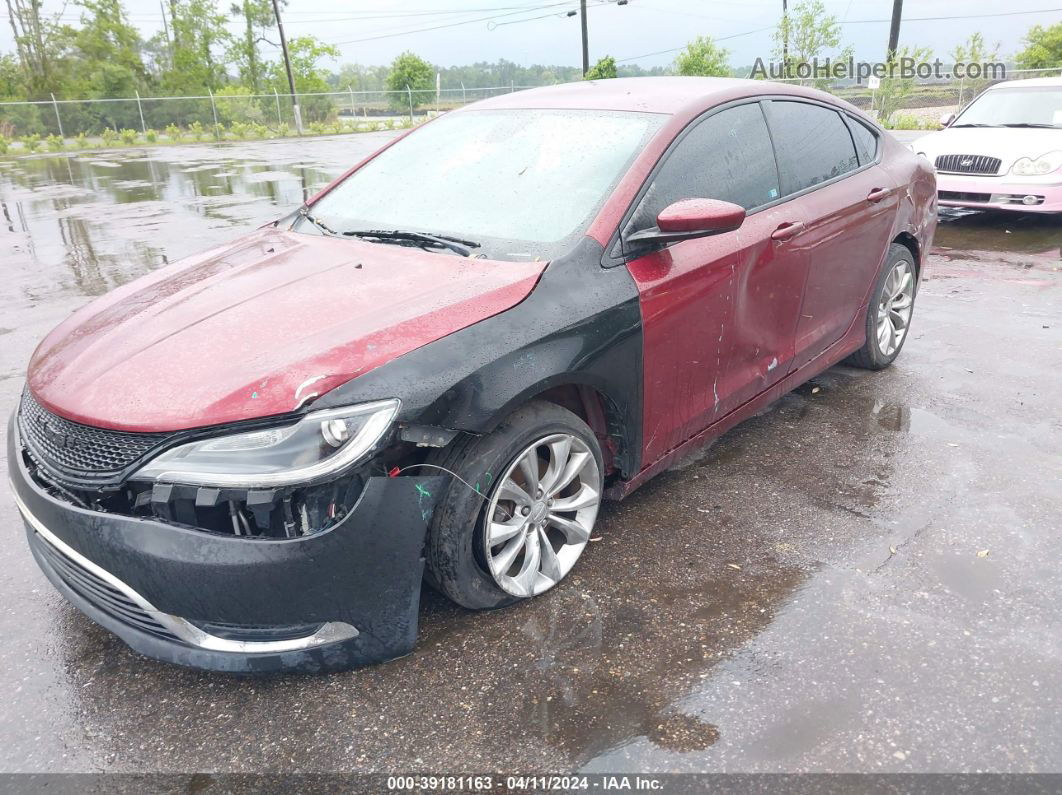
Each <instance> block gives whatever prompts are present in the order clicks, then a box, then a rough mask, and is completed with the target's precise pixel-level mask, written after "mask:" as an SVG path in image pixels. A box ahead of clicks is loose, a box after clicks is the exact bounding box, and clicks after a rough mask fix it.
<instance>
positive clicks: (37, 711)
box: [0, 133, 1062, 772]
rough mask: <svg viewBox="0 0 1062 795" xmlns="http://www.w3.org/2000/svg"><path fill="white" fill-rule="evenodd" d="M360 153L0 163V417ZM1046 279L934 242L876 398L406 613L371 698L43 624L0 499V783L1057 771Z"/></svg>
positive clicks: (845, 379)
mask: <svg viewBox="0 0 1062 795" xmlns="http://www.w3.org/2000/svg"><path fill="white" fill-rule="evenodd" d="M389 135H390V134H388V133H372V134H364V135H360V136H348V137H342V138H330V139H329V138H322V139H313V140H310V141H306V142H295V141H286V142H254V143H244V144H236V145H228V146H223V147H213V146H183V147H167V148H158V149H153V150H142V149H134V150H128V151H122V152H109V153H92V154H87V153H86V154H77V155H70V156H64V157H47V156H40V157H35V158H26V159H19V160H7V161H0V208H2V211H3V218H2V219H0V220H2V231H0V256H2V258H3V259H2V262H3V270H2V274H3V287H2V290H0V411H2V412H3V414H4V416H5V417H6V415H7V414H8V413H9V412H10V410H11V409H12V408H13V406H14V404H15V401H16V398H17V396H18V394H19V392H20V390H21V388H22V377H23V371H24V368H25V365H26V362H27V360H28V358H29V356H30V354H31V352H32V350H33V347H34V346H35V344H36V343H37V341H38V340H39V339H40V338H41V337H42V336H43V335H44V334H45V333H46V332H47V331H48V330H49V329H50V328H51V327H53V326H54V325H56V324H57V323H58V322H59V321H60V320H62V319H63V318H64V317H65V316H66V315H68V314H69V313H70V312H71V311H72V310H73V309H75V308H76V307H78V306H80V305H81V304H83V303H84V302H85V301H87V300H88V299H90V298H92V297H94V296H97V295H100V294H102V293H104V292H106V291H107V290H108V289H110V288H112V287H114V286H115V285H118V284H121V283H123V282H125V281H128V280H129V279H132V278H134V277H136V276H139V275H141V274H144V273H147V272H148V271H150V270H152V269H153V268H155V267H157V266H159V265H161V264H163V263H165V262H168V261H171V260H174V259H177V258H179V257H181V256H183V255H186V254H190V253H192V252H194V251H196V250H198V249H202V248H206V247H208V246H210V245H213V244H216V243H220V242H223V241H225V240H226V239H230V238H231V237H233V236H235V235H237V234H239V233H241V232H244V231H246V230H248V229H250V228H251V227H252V226H254V225H255V224H258V223H260V222H264V221H267V220H270V219H272V218H274V217H276V216H278V215H280V214H281V213H282V212H286V211H287V210H289V209H291V208H293V207H295V206H297V205H298V204H299V203H300V202H301V201H302V200H303V198H304V197H305V196H306V195H307V194H308V193H312V192H313V191H314V190H315V189H316V188H317V187H320V186H322V185H324V184H325V183H326V182H327V181H329V180H330V179H331V178H332V177H334V176H336V175H337V174H339V173H340V172H341V171H342V170H343V169H344V168H345V167H346V166H348V165H349V164H352V163H353V162H355V161H357V160H358V159H359V158H360V157H361V156H362V155H363V154H365V153H367V152H368V151H370V150H371V149H373V148H375V147H376V146H378V145H380V144H381V143H383V142H384V141H385V140H387V138H388V136H389ZM1060 268H1062V222H1059V221H1053V222H1051V221H1045V220H1036V219H1034V218H1030V217H1018V216H1007V217H1005V218H998V217H985V216H980V215H970V216H967V217H962V218H955V219H951V220H946V221H944V222H943V223H942V225H941V228H940V230H939V232H938V235H937V250H936V251H935V252H934V254H933V256H932V257H931V258H930V261H929V263H928V265H927V271H926V272H927V274H928V277H929V278H928V281H926V282H925V284H924V286H923V288H922V290H921V293H920V295H919V298H918V302H917V308H916V312H915V319H914V325H913V327H912V333H911V334H912V335H911V338H910V339H909V340H908V341H907V345H906V348H905V350H904V352H903V354H902V355H901V357H900V358H899V360H898V361H897V363H896V365H895V366H894V367H892V368H891V369H889V370H887V371H884V372H881V373H869V372H865V371H858V370H853V369H848V368H844V367H837V368H834V369H832V370H830V371H828V372H827V373H825V374H824V375H822V376H820V377H818V378H816V379H814V381H813V382H811V383H809V384H806V385H805V386H803V387H801V388H800V389H799V390H797V391H796V392H795V393H793V394H790V395H788V396H787V397H785V398H784V399H783V400H782V401H780V402H779V403H778V404H776V405H775V406H774V407H772V408H771V409H770V410H768V411H766V412H765V413H763V414H762V415H760V416H759V417H757V418H755V419H753V420H751V421H749V422H746V423H744V424H743V425H741V426H740V427H738V428H737V429H735V430H733V431H732V432H730V433H729V434H727V435H726V436H725V437H724V438H723V439H721V440H720V441H719V442H717V443H716V444H715V445H714V446H712V447H711V448H710V449H709V450H707V452H705V453H704V454H703V455H701V456H700V457H698V458H696V459H694V460H690V461H687V462H685V463H684V464H683V465H681V466H680V467H677V468H675V469H673V470H672V471H670V472H668V473H665V474H664V475H662V476H660V477H658V478H656V479H655V480H654V481H652V482H651V483H650V484H648V485H647V486H645V487H644V488H643V489H641V490H640V491H638V492H636V493H635V494H634V495H633V496H632V497H630V498H629V499H628V500H627V501H625V502H623V503H620V504H611V505H609V506H607V507H606V508H605V510H604V511H603V514H602V518H601V519H600V521H599V524H598V528H597V532H596V533H595V538H596V537H600V540H599V541H595V542H594V543H592V544H591V545H590V546H589V548H588V550H587V552H586V553H585V555H584V557H583V560H582V561H581V562H580V564H579V566H578V567H577V569H576V570H575V572H574V573H573V575H572V576H571V577H570V578H569V580H568V581H567V582H565V583H564V584H563V585H562V586H560V587H558V588H556V589H555V590H553V591H551V592H550V593H549V594H547V595H546V596H544V597H542V598H539V599H536V600H534V601H533V602H531V603H529V604H525V605H522V606H520V607H516V608H511V609H507V610H503V611H500V612H494V613H490V614H473V613H469V612H465V611H463V610H460V609H458V608H456V607H454V606H452V605H451V604H449V603H448V602H446V601H445V600H444V599H442V598H441V597H439V596H437V595H435V594H434V593H432V592H431V591H426V592H425V598H424V603H423V607H422V609H421V633H420V643H419V647H418V648H417V650H416V652H415V653H414V654H413V655H412V656H410V657H407V658H405V659H401V660H397V661H394V662H391V663H388V664H385V665H381V666H377V667H375V668H368V669H363V670H359V671H353V672H350V673H345V674H338V675H331V676H288V677H284V676H276V677H272V678H264V679H262V678H260V679H246V678H243V679H241V678H233V677H226V676H222V675H214V674H205V673H198V672H194V671H188V670H183V669H179V668H175V667H170V666H167V665H163V664H160V663H155V662H152V661H149V660H145V659H142V658H140V657H138V656H136V655H135V654H133V653H132V652H130V651H128V650H127V649H126V647H125V646H124V645H123V644H122V643H121V642H120V641H118V640H117V639H116V638H114V637H112V636H110V635H109V634H107V633H106V632H104V631H103V630H101V629H99V628H98V627H96V626H95V625H93V624H92V623H91V622H89V621H88V620H87V619H86V618H84V617H83V616H81V614H79V613H78V612H77V611H76V610H75V609H73V608H72V607H70V606H68V605H67V604H66V603H65V602H64V601H63V600H62V599H61V598H60V597H59V596H58V595H57V594H56V593H55V592H54V591H53V590H52V588H51V587H50V585H49V584H48V583H47V582H46V580H45V579H44V577H43V575H41V574H40V573H39V572H38V570H37V568H36V566H35V565H34V563H33V561H32V558H31V556H30V553H29V551H28V549H27V547H26V544H25V540H24V537H23V531H22V526H21V522H20V521H19V518H18V514H17V511H16V509H15V507H14V504H13V502H12V499H11V495H10V493H9V491H8V490H7V489H6V488H5V487H2V486H0V532H2V534H3V543H2V545H0V566H2V571H3V580H2V582H3V585H2V597H0V637H2V639H3V643H2V645H0V692H3V694H4V698H3V699H2V701H0V770H2V771H41V770H58V771H182V772H188V771H197V770H198V771H262V770H269V771H347V770H360V771H370V770H371V771H396V770H398V771H408V770H421V771H434V772H439V771H446V772H462V771H464V772H472V771H486V770H494V771H502V772H529V771H544V770H550V771H566V770H575V769H581V770H585V771H639V770H644V771H655V772H660V771H688V770H697V771H710V772H722V771H981V770H991V771H1036V772H1043V771H1062V703H1060V702H1062V622H1060V607H1059V605H1060V604H1062V566H1060V562H1062V554H1060V550H1062V546H1060V531H1062V519H1060V516H1062V407H1060V406H1062V404H1060V400H1062V375H1060V373H1062V289H1060V288H1062V272H1060ZM3 433H4V430H3V429H2V427H0V441H3V440H2V435H3ZM4 468H6V462H5V463H0V469H4ZM4 474H5V476H6V472H5V473H4ZM5 479H6V477H5Z"/></svg>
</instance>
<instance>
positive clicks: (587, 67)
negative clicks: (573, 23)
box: [579, 0, 590, 77]
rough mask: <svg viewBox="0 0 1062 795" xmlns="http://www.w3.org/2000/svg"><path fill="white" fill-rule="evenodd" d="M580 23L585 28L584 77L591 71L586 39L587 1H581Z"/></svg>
mask: <svg viewBox="0 0 1062 795" xmlns="http://www.w3.org/2000/svg"><path fill="white" fill-rule="evenodd" d="M579 21H580V22H581V23H582V28H583V77H586V73H587V72H589V71H590V48H589V45H588V44H587V38H586V0H579Z"/></svg>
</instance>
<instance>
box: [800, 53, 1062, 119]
mask: <svg viewBox="0 0 1062 795" xmlns="http://www.w3.org/2000/svg"><path fill="white" fill-rule="evenodd" d="M1036 77H1062V67H1058V68H1053V69H1008V70H1007V72H1006V76H1005V77H998V78H963V79H960V80H955V79H952V80H916V79H911V80H902V79H900V78H894V79H883V80H882V81H881V84H880V85H879V87H878V88H877V89H871V88H870V87H869V86H867V85H858V84H856V83H855V82H854V81H852V80H846V81H838V82H835V83H831V82H830V81H828V80H800V79H790V80H782V81H779V82H786V83H793V84H798V85H809V86H814V87H815V88H820V89H822V90H824V91H829V92H830V93H831V94H834V95H836V96H837V97H840V98H841V99H843V100H845V101H847V102H851V103H852V104H853V105H855V106H856V107H857V108H860V109H861V110H864V111H866V112H867V113H869V114H870V115H872V116H875V117H876V118H878V120H879V121H881V122H882V123H883V124H885V125H886V126H891V127H894V128H898V129H936V128H937V126H938V123H939V120H940V117H941V116H942V115H945V114H947V113H953V112H958V111H959V110H960V109H962V108H964V107H966V105H969V104H970V102H972V101H973V100H974V98H975V97H977V96H978V95H979V94H980V93H981V92H982V91H984V90H985V89H986V88H988V87H989V86H993V85H995V84H997V83H1002V82H1004V81H1007V80H1027V79H1030V78H1036Z"/></svg>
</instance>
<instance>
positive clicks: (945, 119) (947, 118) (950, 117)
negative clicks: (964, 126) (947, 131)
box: [940, 113, 955, 130]
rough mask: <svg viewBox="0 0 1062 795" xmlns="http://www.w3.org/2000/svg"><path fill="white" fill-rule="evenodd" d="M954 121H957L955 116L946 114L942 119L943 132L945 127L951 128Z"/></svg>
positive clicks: (941, 127)
mask: <svg viewBox="0 0 1062 795" xmlns="http://www.w3.org/2000/svg"><path fill="white" fill-rule="evenodd" d="M953 121H955V114H954V113H945V114H944V115H943V116H941V117H940V129H942V130H943V129H944V128H945V127H948V126H950V125H951V123H952V122H953Z"/></svg>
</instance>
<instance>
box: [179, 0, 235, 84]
mask: <svg viewBox="0 0 1062 795" xmlns="http://www.w3.org/2000/svg"><path fill="white" fill-rule="evenodd" d="M169 5H170V15H171V19H170V35H171V37H172V38H171V46H170V68H169V69H168V70H166V71H165V72H164V73H163V75H162V85H163V88H164V90H166V91H167V92H169V93H171V94H200V93H203V92H205V91H208V90H210V91H214V90H217V89H218V88H220V87H221V86H222V85H223V84H224V83H225V81H226V79H227V76H226V74H225V66H224V64H223V63H222V61H221V60H220V56H221V51H222V49H223V48H224V47H225V46H226V45H227V44H229V42H230V41H231V39H232V37H231V36H230V35H229V32H228V31H227V30H226V29H225V22H226V17H225V15H224V14H222V13H221V12H220V11H219V10H218V7H217V3H216V1H215V0H170V3H169Z"/></svg>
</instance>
